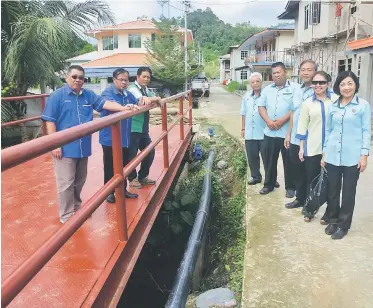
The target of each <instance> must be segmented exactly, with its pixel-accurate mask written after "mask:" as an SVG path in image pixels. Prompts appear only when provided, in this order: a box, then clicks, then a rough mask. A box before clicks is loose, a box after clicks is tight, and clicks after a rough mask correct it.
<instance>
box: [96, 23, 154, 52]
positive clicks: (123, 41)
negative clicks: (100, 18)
mask: <svg viewBox="0 0 373 308" xmlns="http://www.w3.org/2000/svg"><path fill="white" fill-rule="evenodd" d="M158 32H159V30H151V29H149V30H148V29H142V30H117V31H111V32H108V33H105V34H101V33H100V34H97V35H96V38H97V46H98V51H102V50H103V45H102V37H103V36H110V35H118V49H117V51H118V52H121V53H146V52H147V51H146V48H145V42H146V41H147V40H150V39H151V37H152V33H158ZM129 34H141V48H129V43H128V35H129Z"/></svg>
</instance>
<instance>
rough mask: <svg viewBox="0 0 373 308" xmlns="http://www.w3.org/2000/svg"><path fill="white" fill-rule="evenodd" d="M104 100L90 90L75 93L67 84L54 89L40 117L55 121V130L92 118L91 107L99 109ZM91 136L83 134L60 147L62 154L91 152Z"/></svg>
mask: <svg viewBox="0 0 373 308" xmlns="http://www.w3.org/2000/svg"><path fill="white" fill-rule="evenodd" d="M104 104H105V100H104V99H102V98H101V97H100V96H98V95H97V94H96V93H94V92H93V91H91V90H87V89H82V90H81V91H80V93H79V94H76V93H75V92H74V91H73V90H72V89H71V88H70V86H69V85H68V84H65V86H63V87H62V88H59V89H57V90H56V91H54V92H53V93H52V94H51V95H50V96H49V97H48V100H47V103H46V105H45V109H44V111H43V114H42V117H41V119H42V120H43V121H48V122H54V123H56V129H57V131H61V130H64V129H67V128H70V127H74V126H77V125H80V124H83V123H87V122H90V121H92V120H93V109H95V110H96V111H101V110H102V108H103V106H104ZM91 143H92V136H91V135H89V136H85V137H82V138H80V139H77V140H75V141H73V142H71V143H69V144H66V145H64V146H63V147H62V156H63V157H69V158H83V157H88V156H90V155H91V154H92V147H91Z"/></svg>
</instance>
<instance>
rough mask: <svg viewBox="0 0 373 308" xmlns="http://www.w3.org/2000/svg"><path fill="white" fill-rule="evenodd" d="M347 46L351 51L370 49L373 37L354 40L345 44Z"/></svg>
mask: <svg viewBox="0 0 373 308" xmlns="http://www.w3.org/2000/svg"><path fill="white" fill-rule="evenodd" d="M347 45H348V47H350V48H351V49H352V50H355V49H362V48H367V47H372V46H373V37H368V38H363V39H360V40H356V41H350V42H348V43H347Z"/></svg>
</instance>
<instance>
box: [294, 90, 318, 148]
mask: <svg viewBox="0 0 373 308" xmlns="http://www.w3.org/2000/svg"><path fill="white" fill-rule="evenodd" d="M313 93H314V91H313V88H312V87H306V86H305V85H304V84H302V85H301V86H300V87H297V88H296V89H295V91H294V99H293V105H292V107H291V110H292V111H293V128H292V130H291V138H290V143H291V144H295V145H299V144H300V140H299V139H297V138H295V136H296V134H297V127H298V122H299V116H300V109H301V108H300V107H301V106H302V103H303V102H304V101H305V100H306V99H307V98H309V97H311V96H312V95H313Z"/></svg>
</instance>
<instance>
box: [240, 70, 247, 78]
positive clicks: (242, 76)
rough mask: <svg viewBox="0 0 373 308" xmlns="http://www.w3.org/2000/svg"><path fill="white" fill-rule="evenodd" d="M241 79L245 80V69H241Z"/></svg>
mask: <svg viewBox="0 0 373 308" xmlns="http://www.w3.org/2000/svg"><path fill="white" fill-rule="evenodd" d="M241 80H247V71H243V70H242V71H241Z"/></svg>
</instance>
